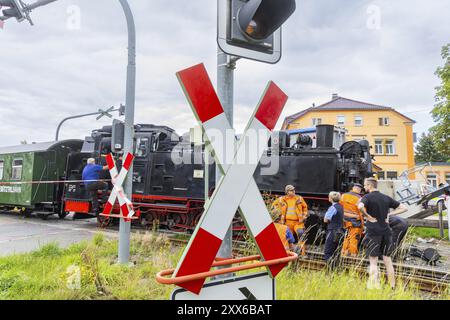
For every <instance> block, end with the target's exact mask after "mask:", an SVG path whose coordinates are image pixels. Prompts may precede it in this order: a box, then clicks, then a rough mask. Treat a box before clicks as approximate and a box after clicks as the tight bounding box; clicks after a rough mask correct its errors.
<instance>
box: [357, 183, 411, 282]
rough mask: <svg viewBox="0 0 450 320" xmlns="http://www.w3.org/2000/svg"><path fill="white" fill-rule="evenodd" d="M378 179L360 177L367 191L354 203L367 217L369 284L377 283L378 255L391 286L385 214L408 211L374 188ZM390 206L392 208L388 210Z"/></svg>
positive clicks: (389, 234) (391, 278) (391, 247)
mask: <svg viewBox="0 0 450 320" xmlns="http://www.w3.org/2000/svg"><path fill="white" fill-rule="evenodd" d="M377 186H378V182H377V180H375V179H374V178H367V179H366V180H365V181H364V189H366V191H367V192H368V194H366V195H365V196H364V197H363V198H362V199H361V201H360V203H359V205H358V207H359V209H360V210H361V212H362V213H363V214H364V215H365V216H366V217H367V223H366V236H365V240H364V242H365V247H366V252H367V254H368V255H369V261H370V267H369V286H376V287H378V286H379V280H378V267H377V265H378V257H379V256H383V262H384V265H385V266H386V272H387V276H388V280H389V283H390V285H391V287H392V288H394V287H395V276H394V266H393V265H392V259H391V254H392V249H393V243H392V230H391V228H390V227H389V216H394V215H398V214H401V213H403V212H406V211H408V208H407V207H406V206H405V205H403V204H401V203H400V202H398V201H396V200H394V199H392V198H391V197H389V196H387V195H385V194H382V193H381V192H379V191H378V190H377ZM390 209H395V210H394V211H392V212H389V211H390Z"/></svg>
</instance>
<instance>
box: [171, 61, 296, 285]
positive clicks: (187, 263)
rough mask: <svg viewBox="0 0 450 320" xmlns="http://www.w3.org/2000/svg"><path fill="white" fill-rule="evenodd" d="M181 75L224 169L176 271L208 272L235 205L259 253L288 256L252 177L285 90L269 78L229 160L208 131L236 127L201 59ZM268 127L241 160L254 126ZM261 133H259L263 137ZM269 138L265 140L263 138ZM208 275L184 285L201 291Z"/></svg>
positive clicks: (274, 271) (280, 266)
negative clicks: (248, 158) (249, 160)
mask: <svg viewBox="0 0 450 320" xmlns="http://www.w3.org/2000/svg"><path fill="white" fill-rule="evenodd" d="M177 76H178V79H179V80H180V83H181V85H182V87H183V89H184V92H185V94H186V96H187V98H188V100H189V102H190V105H191V108H192V110H193V112H194V114H195V116H196V118H197V120H198V121H199V123H200V124H201V125H202V126H203V128H204V129H205V133H206V139H207V140H208V141H209V143H210V144H211V146H212V148H213V149H214V154H215V158H216V163H218V164H219V165H220V169H221V171H222V172H223V173H224V176H223V177H222V179H221V180H220V181H219V182H218V184H217V186H216V189H215V191H214V194H213V195H212V197H211V201H210V202H208V203H207V204H206V206H205V211H204V213H203V215H202V217H201V219H200V222H199V223H198V224H197V227H196V229H195V231H194V233H193V235H192V237H191V240H190V242H189V243H188V246H187V248H186V249H185V252H184V254H183V256H182V258H181V260H180V262H179V264H178V266H177V268H176V270H175V272H174V276H175V277H180V276H185V275H192V274H196V273H201V272H206V271H208V270H209V269H210V268H211V265H212V263H213V261H214V258H215V256H216V254H217V251H218V249H219V247H220V245H221V243H222V241H223V238H224V237H225V233H226V232H227V230H228V226H229V225H230V223H231V222H232V220H233V216H234V213H235V212H236V210H238V209H239V210H240V212H241V215H242V216H243V218H244V220H245V222H246V225H247V227H248V229H249V231H250V232H251V234H252V235H253V237H254V238H255V241H256V243H257V246H258V248H259V250H260V252H261V255H262V256H263V257H264V259H265V260H273V259H279V258H285V257H287V252H286V250H285V248H284V246H283V244H282V242H281V239H280V238H279V236H278V233H277V231H276V228H275V226H274V224H273V222H272V219H271V218H270V215H269V213H268V211H267V208H266V206H265V204H264V201H263V199H262V197H261V194H260V192H259V189H258V187H257V185H256V183H255V181H254V180H253V174H254V171H255V170H256V167H257V164H258V161H259V159H260V158H261V156H262V154H263V152H264V148H262V147H261V146H262V145H263V144H264V146H265V147H266V146H267V140H268V137H269V136H270V132H271V131H272V130H273V128H274V127H275V124H276V123H277V121H278V118H279V116H280V114H281V111H282V110H283V107H284V105H285V104H286V101H287V96H286V95H285V94H284V93H283V91H281V90H280V89H279V88H278V87H277V86H276V85H275V83H273V82H270V83H269V85H268V86H267V88H266V91H265V92H264V95H263V98H262V100H261V101H260V103H259V105H258V107H257V109H256V111H255V113H254V114H253V116H252V117H251V119H250V120H249V123H248V125H247V127H246V130H245V132H244V134H243V137H242V138H241V143H239V144H238V145H237V148H236V149H237V151H236V152H235V153H234V158H233V160H232V161H231V163H225V161H224V160H225V159H226V157H225V156H224V154H223V149H222V148H221V146H220V145H219V144H220V142H219V141H218V140H217V139H212V138H211V137H210V136H209V135H208V132H211V131H212V130H214V131H215V132H217V131H219V132H221V133H223V137H225V136H226V131H227V130H232V128H231V125H230V124H229V122H228V120H227V118H226V116H225V114H224V111H223V108H222V105H221V104H220V101H219V98H218V97H217V94H216V92H215V90H214V88H213V86H212V83H211V81H210V79H209V77H208V74H207V72H206V69H205V67H204V65H203V64H199V65H196V66H194V67H191V68H188V69H186V70H183V71H181V72H178V73H177ZM261 131H262V132H264V133H266V134H265V135H262V136H265V137H266V139H259V141H258V142H257V143H258V144H259V146H260V147H259V148H256V149H257V150H255V153H256V154H254V155H251V156H252V157H253V158H254V159H255V160H257V161H254V163H245V164H241V163H239V161H238V160H239V159H245V158H246V154H245V153H246V151H247V150H246V141H247V140H248V138H250V136H254V132H259V133H261ZM260 136H261V134H258V137H260ZM263 140H265V141H263ZM221 161H223V162H221ZM285 265H286V263H284V264H278V265H272V266H270V267H269V270H270V272H271V275H272V276H276V275H277V274H278V273H279V272H280V271H281V270H282V269H283V268H284V266H285ZM204 281H205V279H200V280H194V281H190V282H185V283H181V284H180V286H181V287H183V288H185V289H186V290H189V291H191V292H193V293H197V294H198V293H199V292H200V290H201V288H202V286H203V283H204Z"/></svg>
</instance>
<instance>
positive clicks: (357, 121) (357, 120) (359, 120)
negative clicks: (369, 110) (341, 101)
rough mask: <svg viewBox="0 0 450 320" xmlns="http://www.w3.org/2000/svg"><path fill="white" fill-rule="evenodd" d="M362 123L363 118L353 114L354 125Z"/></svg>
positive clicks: (359, 125) (358, 125)
mask: <svg viewBox="0 0 450 320" xmlns="http://www.w3.org/2000/svg"><path fill="white" fill-rule="evenodd" d="M362 125H363V118H362V117H361V116H355V127H361V126H362Z"/></svg>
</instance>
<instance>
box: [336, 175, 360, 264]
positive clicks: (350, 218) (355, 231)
mask: <svg viewBox="0 0 450 320" xmlns="http://www.w3.org/2000/svg"><path fill="white" fill-rule="evenodd" d="M362 188H363V187H362V185H361V184H359V183H355V184H353V187H352V190H351V191H350V192H347V193H344V194H343V195H342V197H341V201H340V203H341V205H342V207H343V208H344V228H345V229H346V235H345V238H344V243H343V245H342V255H343V256H352V257H356V255H357V254H358V244H359V240H361V236H362V233H363V229H364V219H363V217H362V213H361V211H359V209H358V203H359V201H360V200H361V191H362Z"/></svg>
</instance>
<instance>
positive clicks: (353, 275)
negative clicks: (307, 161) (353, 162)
mask: <svg viewBox="0 0 450 320" xmlns="http://www.w3.org/2000/svg"><path fill="white" fill-rule="evenodd" d="M248 250H249V253H254V251H255V247H254V246H253V245H249V247H248ZM182 252H183V249H182V248H179V247H174V246H172V245H171V244H170V243H169V240H168V238H167V237H165V236H161V235H157V234H155V233H152V232H150V233H145V234H141V235H135V236H133V238H132V239H131V260H132V261H133V262H134V266H132V267H130V266H123V265H118V264H117V263H116V262H117V261H116V259H117V241H112V240H109V239H106V238H104V237H103V236H101V235H98V236H95V237H94V239H93V240H92V241H90V242H82V243H78V244H75V245H72V246H71V247H69V248H67V249H61V248H59V247H58V246H57V245H56V244H49V245H46V246H43V247H42V248H41V249H40V250H38V251H36V252H34V253H31V254H22V255H13V256H9V257H4V258H0V299H25V300H27V299H57V300H59V299H111V300H113V299H147V300H158V299H168V297H169V296H170V292H171V291H172V290H173V289H174V288H175V287H174V286H165V285H161V284H158V283H157V282H156V280H155V275H156V273H157V272H159V271H161V270H162V269H167V268H173V267H174V266H175V265H176V264H177V262H178V259H179V258H180V256H181V254H182ZM252 272H253V271H252ZM277 297H278V299H292V300H308V299H333V300H336V299H351V300H356V299H421V298H422V297H423V296H421V295H419V294H418V292H417V290H415V289H414V288H410V287H407V286H406V285H404V284H401V283H400V282H399V286H398V289H397V290H395V291H394V292H392V291H391V290H390V289H389V288H388V286H387V287H386V286H382V288H381V289H380V290H367V288H366V280H365V277H362V276H361V275H360V274H359V273H357V272H356V271H354V270H350V271H341V272H333V273H330V272H326V271H315V270H313V269H312V268H308V267H306V268H301V269H300V268H296V267H295V265H291V266H290V267H289V268H286V269H285V270H284V271H282V272H281V273H280V275H279V276H278V277H277ZM442 298H445V299H448V295H447V296H443V297H442Z"/></svg>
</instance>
